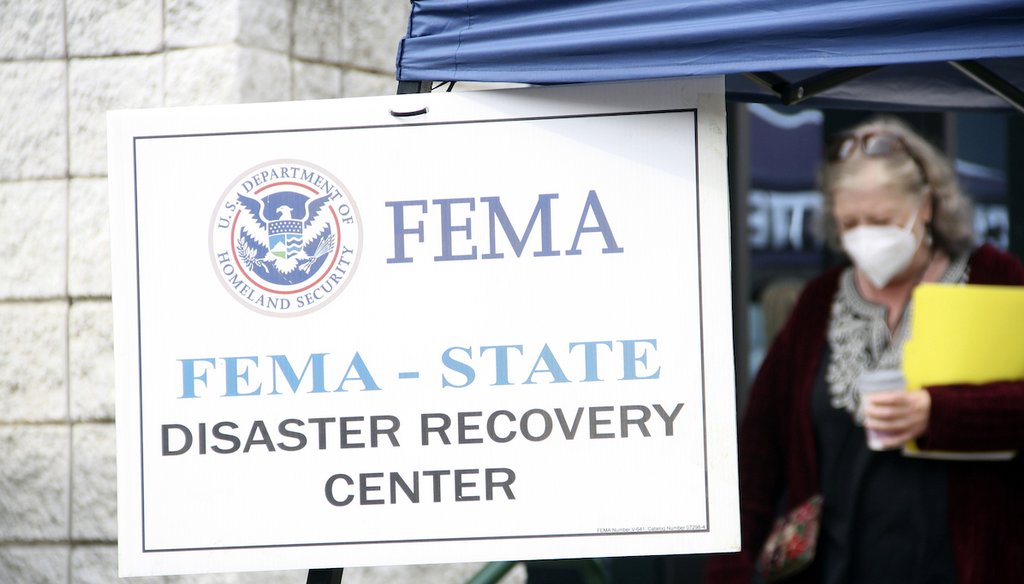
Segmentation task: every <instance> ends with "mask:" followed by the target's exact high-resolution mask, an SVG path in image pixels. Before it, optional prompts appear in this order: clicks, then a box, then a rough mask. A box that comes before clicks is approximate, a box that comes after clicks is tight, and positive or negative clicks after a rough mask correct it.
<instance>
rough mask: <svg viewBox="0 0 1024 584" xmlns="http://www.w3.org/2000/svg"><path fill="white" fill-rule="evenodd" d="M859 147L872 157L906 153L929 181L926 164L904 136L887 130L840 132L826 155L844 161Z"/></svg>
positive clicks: (831, 159) (835, 160)
mask: <svg viewBox="0 0 1024 584" xmlns="http://www.w3.org/2000/svg"><path fill="white" fill-rule="evenodd" d="M858 149H859V150H860V151H861V153H862V154H864V156H867V157H870V158H885V157H887V156H891V155H893V154H897V153H902V154H905V155H906V156H907V157H909V158H910V159H911V160H912V161H914V164H915V165H916V166H917V168H918V170H920V171H921V178H923V179H924V181H925V183H927V182H928V174H927V173H926V172H925V170H924V165H923V164H921V161H920V160H919V159H918V157H917V156H916V155H914V152H913V151H912V150H911V149H910V147H909V146H907V143H906V142H905V141H904V140H903V138H901V137H899V136H898V135H896V134H893V133H892V132H887V131H885V130H878V131H874V132H864V133H861V134H853V133H845V134H840V135H839V137H838V138H837V139H836V140H835V141H834V142H832V144H830V145H829V146H828V148H826V151H825V157H826V158H827V159H828V161H829V162H843V161H845V160H847V159H848V158H850V157H851V156H853V154H854V153H855V152H857V150H858Z"/></svg>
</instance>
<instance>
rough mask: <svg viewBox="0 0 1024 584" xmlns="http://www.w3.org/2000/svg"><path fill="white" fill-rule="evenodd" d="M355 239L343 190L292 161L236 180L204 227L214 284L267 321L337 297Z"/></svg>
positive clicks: (358, 239) (355, 216)
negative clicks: (265, 316) (215, 278)
mask: <svg viewBox="0 0 1024 584" xmlns="http://www.w3.org/2000/svg"><path fill="white" fill-rule="evenodd" d="M362 240H363V233H362V227H361V224H360V219H359V211H358V209H357V208H356V204H355V201H354V200H352V196H351V194H350V193H349V192H348V190H347V189H346V188H345V186H344V185H343V184H342V183H341V181H339V180H338V179H337V178H335V177H334V176H333V175H331V174H330V173H328V172H327V171H326V170H324V169H322V168H320V167H318V166H315V165H313V164H310V163H308V162H302V161H299V160H276V161H270V162H266V163H263V164H260V165H258V166H256V167H254V168H252V169H250V170H248V171H246V172H244V173H242V174H241V175H239V176H238V178H236V179H235V180H234V181H233V182H232V183H231V184H230V185H228V187H227V189H225V191H224V194H223V195H222V196H221V198H220V201H219V202H218V203H217V207H216V209H215V210H214V213H213V217H212V219H211V221H210V252H211V258H212V260H213V267H214V269H215V270H216V272H217V276H218V279H219V280H220V281H221V283H222V284H224V287H225V288H226V289H227V291H228V293H229V294H231V296H233V297H234V298H235V299H236V300H238V301H239V302H241V303H242V304H244V305H245V306H247V307H249V308H251V309H253V310H255V311H257V312H260V313H264V314H270V315H273V316H295V315H298V314H303V313H306V312H310V311H313V310H317V309H319V308H322V307H323V306H325V305H326V304H327V303H328V302H330V301H331V300H333V299H334V298H335V297H337V295H338V293H339V292H341V290H342V289H343V288H344V287H345V286H346V285H347V284H348V282H349V280H351V279H352V274H353V273H354V272H355V269H356V265H357V264H358V262H359V254H360V250H361V244H362Z"/></svg>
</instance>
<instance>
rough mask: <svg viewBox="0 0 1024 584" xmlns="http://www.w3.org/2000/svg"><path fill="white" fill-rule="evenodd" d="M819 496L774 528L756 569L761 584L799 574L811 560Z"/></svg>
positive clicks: (815, 496)
mask: <svg viewBox="0 0 1024 584" xmlns="http://www.w3.org/2000/svg"><path fill="white" fill-rule="evenodd" d="M821 504H822V496H821V495H814V496H813V497H811V498H810V499H808V500H806V501H804V502H803V503H801V504H800V505H799V506H797V507H796V508H795V509H793V510H792V511H790V512H789V513H787V514H786V515H785V516H784V517H780V518H778V519H776V520H775V526H774V527H772V532H771V533H770V534H769V535H768V539H767V540H765V542H764V547H763V548H761V555H760V557H758V559H757V569H758V571H760V572H761V576H763V577H764V580H765V582H768V583H771V582H778V581H780V580H783V579H785V578H789V577H790V576H792V575H794V574H797V573H799V572H800V571H802V570H803V569H804V568H806V567H807V566H809V565H811V562H813V561H814V552H815V550H816V549H817V546H818V528H819V527H820V524H821Z"/></svg>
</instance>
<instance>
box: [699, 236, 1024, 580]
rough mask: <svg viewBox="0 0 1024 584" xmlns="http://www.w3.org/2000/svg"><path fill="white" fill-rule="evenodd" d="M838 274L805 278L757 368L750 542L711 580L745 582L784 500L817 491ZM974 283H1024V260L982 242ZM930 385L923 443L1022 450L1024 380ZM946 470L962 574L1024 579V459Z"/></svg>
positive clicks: (711, 568) (746, 446)
mask: <svg viewBox="0 0 1024 584" xmlns="http://www.w3.org/2000/svg"><path fill="white" fill-rule="evenodd" d="M841 272H842V268H836V269H832V270H830V271H828V272H826V273H824V274H822V275H821V276H819V277H818V278H816V279H814V280H812V281H811V282H810V283H808V285H807V286H806V288H805V289H804V291H803V293H802V294H801V296H800V299H799V300H798V301H797V304H796V306H795V308H794V310H793V313H792V315H791V316H790V318H789V321H788V322H787V323H786V326H785V327H784V328H783V330H782V331H781V332H780V333H779V336H778V337H777V338H776V340H775V341H774V342H773V344H772V347H771V349H770V350H769V352H768V355H767V356H766V357H765V360H764V363H763V364H762V365H761V369H760V370H759V371H758V374H757V378H756V380H755V381H754V385H753V387H752V388H751V393H750V401H749V403H748V404H747V409H746V413H745V415H744V419H743V423H742V424H741V426H740V433H739V478H740V512H741V516H742V519H741V526H742V542H743V548H742V551H741V552H739V553H735V554H724V555H718V556H712V557H710V558H709V560H708V563H707V565H706V571H705V579H706V581H708V582H713V583H722V582H735V583H737V584H739V583H742V584H748V583H749V582H750V581H751V576H752V574H753V571H754V561H755V558H756V555H757V551H758V550H760V548H761V545H762V543H763V541H764V538H765V537H766V536H767V535H768V532H769V531H770V529H771V525H772V522H773V520H774V517H775V515H776V511H777V509H778V503H779V501H780V499H781V500H782V501H783V503H784V506H785V508H786V509H790V508H793V507H795V506H796V505H798V504H800V503H802V502H803V501H805V500H806V499H807V498H809V497H810V496H811V495H813V494H815V493H817V492H818V490H819V486H818V468H817V461H816V457H815V444H814V429H813V426H812V422H811V409H810V404H811V390H812V388H813V385H814V377H815V374H816V372H817V369H818V363H819V361H820V357H821V354H822V348H823V346H824V343H825V342H826V341H825V335H826V331H827V327H828V319H829V314H830V310H831V306H832V301H833V298H834V297H835V294H836V290H837V289H838V284H839V275H840V273H841ZM970 283H971V284H1001V285H1024V267H1021V264H1020V263H1019V262H1018V261H1017V260H1016V259H1014V258H1013V257H1012V256H1009V255H1007V254H1005V253H1003V252H1001V251H999V250H997V249H996V248H994V247H991V246H988V245H985V246H982V247H980V248H979V249H978V250H976V251H975V253H974V254H973V255H972V256H971V262H970ZM1022 335H1024V331H1022ZM1020 358H1022V359H1024V351H1022V353H1021V356H1020ZM927 389H928V392H929V393H930V394H931V398H932V410H931V417H930V421H929V429H928V438H927V442H924V443H923V446H925V447H927V448H934V449H954V450H955V449H960V450H973V449H977V450H999V449H1018V450H1022V451H1024V383H993V384H988V385H984V386H979V387H974V388H972V389H971V390H970V391H960V390H959V389H960V388H958V387H956V386H949V387H930V388H927ZM948 476H949V526H950V534H951V540H952V547H953V555H954V562H955V566H956V571H957V579H958V581H959V582H961V583H974V582H978V583H991V582H1024V561H1022V558H1024V463H1022V462H1021V457H1020V456H1018V457H1017V458H1016V459H1015V460H1013V461H1011V462H955V463H949V475H948ZM815 576H816V574H815V570H808V571H807V572H804V573H802V574H799V575H798V576H796V577H794V578H793V579H792V580H791V581H792V582H794V583H800V582H807V583H811V582H815V581H816V580H815Z"/></svg>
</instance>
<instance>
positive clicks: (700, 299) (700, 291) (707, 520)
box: [132, 108, 711, 553]
mask: <svg viewBox="0 0 1024 584" xmlns="http://www.w3.org/2000/svg"><path fill="white" fill-rule="evenodd" d="M677 113H692V114H693V145H694V153H696V154H697V155H696V156H695V157H694V178H695V179H696V197H695V199H696V201H695V203H696V219H697V225H696V227H697V303H698V312H699V319H698V320H699V322H700V325H699V331H700V380H701V387H700V393H701V418H702V421H703V445H702V447H703V456H704V458H703V466H704V527H702V528H694V529H680V530H664V531H640V532H610V533H599V532H588V533H559V534H542V535H497V536H473V537H446V538H420V539H392V540H368V541H325V542H308V543H283V544H282V543H278V544H273V543H270V544H250V545H237V546H209V547H184V548H147V547H146V472H145V468H146V467H145V462H146V461H145V452H146V450H145V445H144V443H143V442H144V440H143V437H144V432H143V430H144V428H143V412H144V408H143V397H144V396H143V391H142V378H143V376H142V284H141V279H140V277H139V276H140V259H139V258H140V257H141V252H140V249H139V181H138V150H137V148H138V143H139V142H140V141H143V140H162V139H174V138H206V137H219V136H244V135H261V134H294V133H304V132H332V131H343V130H369V129H381V130H383V129H404V128H408V127H416V126H450V125H465V124H492V123H503V122H529V121H541V120H560V119H579V118H604V117H622V116H634V115H657V114H677ZM698 116H699V113H698V110H697V108H677V109H658V110H637V111H627V112H606V113H596V114H570V115H555V116H524V117H517V118H493V119H483V120H457V121H449V122H412V123H403V124H400V125H384V124H376V125H356V126H335V127H323V128H294V129H284V130H280V129H279V130H249V131H239V132H210V133H191V134H163V135H151V136H134V137H133V139H132V173H133V176H132V179H133V189H134V193H133V196H134V210H133V211H134V220H135V226H134V227H135V286H136V311H137V314H136V322H137V326H138V329H137V332H138V338H137V344H138V347H139V355H138V357H139V365H138V368H139V369H138V374H139V375H138V380H139V381H138V387H139V470H140V491H139V492H140V503H141V514H140V518H141V525H140V528H141V535H142V538H141V540H142V552H143V553H164V552H195V551H215V550H245V549H272V548H298V547H322V546H345V545H377V544H389V543H390V544H394V543H400V544H408V543H440V542H457V541H502V540H518V539H547V538H551V539H562V538H572V537H585V538H595V537H609V536H612V537H622V536H631V535H632V536H637V535H641V536H642V535H654V534H664V533H707V532H709V531H710V530H711V510H710V499H711V497H710V493H709V478H708V425H707V393H706V392H707V380H706V378H705V377H706V367H705V363H704V280H703V275H704V272H703V265H702V259H701V237H702V235H701V224H700V156H699V152H700V149H699V146H700V142H699V139H698V134H699V123H698Z"/></svg>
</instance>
